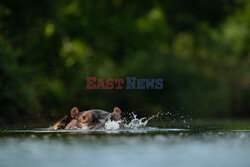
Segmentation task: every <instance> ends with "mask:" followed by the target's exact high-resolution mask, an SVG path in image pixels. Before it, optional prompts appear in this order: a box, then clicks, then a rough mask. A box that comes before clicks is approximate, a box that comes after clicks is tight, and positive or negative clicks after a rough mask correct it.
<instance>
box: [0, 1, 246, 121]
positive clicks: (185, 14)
mask: <svg viewBox="0 0 250 167" xmlns="http://www.w3.org/2000/svg"><path fill="white" fill-rule="evenodd" d="M249 30H250V1H249V0H190V1H183V0H145V1H139V0H133V1H132V0H126V1H125V0H99V1H97V0H84V1H81V0H52V1H51V0H44V1H33V0H23V1H17V0H1V1H0V112H1V113H0V125H10V124H16V123H21V124H25V123H27V122H30V123H32V122H37V121H40V122H51V121H53V120H56V119H59V118H61V117H62V116H63V115H64V114H65V113H68V112H69V111H70V109H71V108H72V107H73V106H78V107H79V108H80V109H81V110H85V109H91V108H101V109H105V110H108V111H112V108H113V107H114V106H119V107H120V108H121V109H122V111H124V112H132V111H135V112H136V113H138V114H139V115H140V116H142V115H151V114H156V113H157V112H169V111H170V112H179V111H184V112H185V113H186V114H189V115H191V116H192V117H193V118H208V119H211V118H250V103H249V101H250V46H249V44H250V31H249ZM91 76H94V77H97V78H102V79H106V78H124V79H125V77H137V78H164V88H163V89H162V90H86V77H91Z"/></svg>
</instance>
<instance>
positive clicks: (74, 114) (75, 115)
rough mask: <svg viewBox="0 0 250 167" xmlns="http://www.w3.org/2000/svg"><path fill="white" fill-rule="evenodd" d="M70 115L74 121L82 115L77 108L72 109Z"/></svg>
mask: <svg viewBox="0 0 250 167" xmlns="http://www.w3.org/2000/svg"><path fill="white" fill-rule="evenodd" d="M70 114H71V118H72V119H77V118H78V116H79V115H80V113H79V110H78V108H77V107H74V108H72V109H71V111H70Z"/></svg>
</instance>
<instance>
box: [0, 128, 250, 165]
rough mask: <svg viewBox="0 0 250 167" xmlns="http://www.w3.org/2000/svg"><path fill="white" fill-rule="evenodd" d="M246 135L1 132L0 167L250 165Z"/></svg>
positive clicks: (249, 133) (165, 131) (162, 131)
mask: <svg viewBox="0 0 250 167" xmlns="http://www.w3.org/2000/svg"><path fill="white" fill-rule="evenodd" d="M249 155H250V130H247V129H238V130H231V129H212V130H211V129H210V130H209V129H200V128H189V129H186V128H181V129H177V128H175V129H173V128H143V129H127V130H60V131H51V130H50V131H49V130H47V129H31V130H1V131H0V166H1V167H11V166H25V167H26V166H36V167H42V166H46V167H49V166H51V167H54V166H60V167H69V166H102V167H106V166H107V167H108V166H121V167H123V166H124V167H128V166H129V167H131V166H132V167H138V166H143V167H147V166H148V167H152V166H164V167H165V166H177V167H179V166H190V167H200V166H203V167H204V166H205V167H206V166H207V167H211V166H213V167H214V166H215V167H216V166H220V167H221V166H227V167H231V166H232V167H235V166H240V167H249V166H250V160H249Z"/></svg>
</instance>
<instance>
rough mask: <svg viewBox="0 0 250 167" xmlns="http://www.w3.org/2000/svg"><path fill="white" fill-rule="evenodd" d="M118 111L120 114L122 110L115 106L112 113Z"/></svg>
mask: <svg viewBox="0 0 250 167" xmlns="http://www.w3.org/2000/svg"><path fill="white" fill-rule="evenodd" d="M115 112H116V113H118V114H121V113H122V112H121V110H120V108H118V107H115V108H114V113H115Z"/></svg>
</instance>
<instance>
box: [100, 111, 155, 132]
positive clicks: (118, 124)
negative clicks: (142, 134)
mask: <svg viewBox="0 0 250 167" xmlns="http://www.w3.org/2000/svg"><path fill="white" fill-rule="evenodd" d="M132 114H133V118H132V120H131V121H130V122H128V121H126V119H124V120H119V121H111V120H108V121H107V122H106V123H105V127H104V128H105V130H118V129H141V128H146V125H147V123H148V121H150V120H151V119H153V118H155V117H158V115H159V113H158V114H157V115H153V116H151V117H150V118H148V119H147V118H146V117H143V118H140V119H139V118H137V115H136V114H134V113H132Z"/></svg>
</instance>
